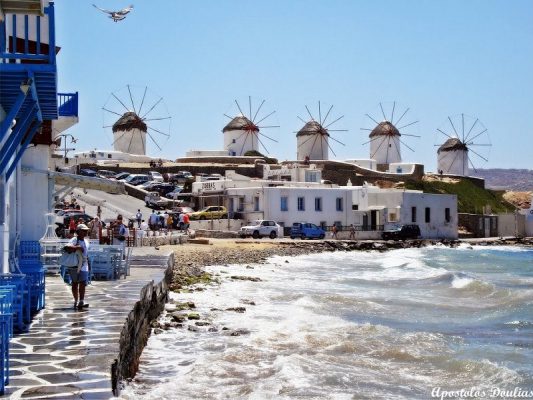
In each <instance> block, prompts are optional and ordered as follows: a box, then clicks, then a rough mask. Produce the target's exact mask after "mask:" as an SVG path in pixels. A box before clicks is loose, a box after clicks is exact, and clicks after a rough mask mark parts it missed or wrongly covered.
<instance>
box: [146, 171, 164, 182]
mask: <svg viewBox="0 0 533 400" xmlns="http://www.w3.org/2000/svg"><path fill="white" fill-rule="evenodd" d="M148 175H149V176H150V177H151V178H152V179H151V180H152V181H156V182H164V181H165V180H164V179H163V175H161V174H160V173H159V172H157V171H148Z"/></svg>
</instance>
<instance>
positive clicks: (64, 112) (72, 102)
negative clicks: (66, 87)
mask: <svg viewBox="0 0 533 400" xmlns="http://www.w3.org/2000/svg"><path fill="white" fill-rule="evenodd" d="M57 99H58V111H59V116H60V117H77V116H78V92H76V93H58V94H57Z"/></svg>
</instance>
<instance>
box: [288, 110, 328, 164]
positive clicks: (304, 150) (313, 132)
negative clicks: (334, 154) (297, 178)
mask: <svg viewBox="0 0 533 400" xmlns="http://www.w3.org/2000/svg"><path fill="white" fill-rule="evenodd" d="M328 139H329V133H328V131H327V129H324V127H323V126H322V125H320V123H318V122H317V121H314V120H311V121H309V122H307V123H306V124H305V125H304V126H303V128H302V129H300V130H299V131H298V133H296V145H297V147H298V150H297V154H296V156H297V159H298V160H305V159H308V160H327V159H328V158H329V154H328V150H329V144H328Z"/></svg>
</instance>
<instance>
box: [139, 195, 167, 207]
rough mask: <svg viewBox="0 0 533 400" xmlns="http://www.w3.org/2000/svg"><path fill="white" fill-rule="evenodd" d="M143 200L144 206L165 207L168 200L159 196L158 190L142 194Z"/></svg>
mask: <svg viewBox="0 0 533 400" xmlns="http://www.w3.org/2000/svg"><path fill="white" fill-rule="evenodd" d="M144 202H145V203H146V207H150V208H165V207H166V206H168V202H169V200H167V199H165V198H163V197H161V195H160V194H159V193H158V192H150V193H148V194H147V195H146V196H144Z"/></svg>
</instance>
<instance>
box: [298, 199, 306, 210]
mask: <svg viewBox="0 0 533 400" xmlns="http://www.w3.org/2000/svg"><path fill="white" fill-rule="evenodd" d="M298 211H305V197H298Z"/></svg>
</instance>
